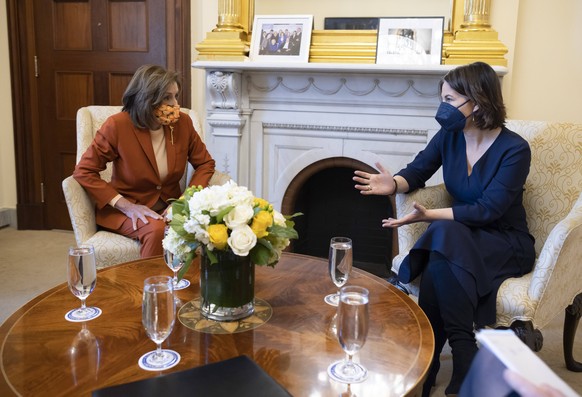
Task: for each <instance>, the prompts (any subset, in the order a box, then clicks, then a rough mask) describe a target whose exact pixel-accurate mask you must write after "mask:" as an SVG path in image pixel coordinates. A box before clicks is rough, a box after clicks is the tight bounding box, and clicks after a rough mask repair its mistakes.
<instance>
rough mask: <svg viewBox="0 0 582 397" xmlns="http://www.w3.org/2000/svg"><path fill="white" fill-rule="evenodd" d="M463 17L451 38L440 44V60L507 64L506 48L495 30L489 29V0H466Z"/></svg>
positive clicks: (458, 62) (447, 62)
mask: <svg viewBox="0 0 582 397" xmlns="http://www.w3.org/2000/svg"><path fill="white" fill-rule="evenodd" d="M459 4H463V5H464V12H463V15H464V18H463V23H462V24H461V26H460V28H459V29H458V30H456V31H455V32H454V38H453V40H452V42H451V43H449V44H448V45H447V46H443V55H444V56H443V63H444V64H445V65H460V64H466V63H471V62H475V61H483V62H487V63H489V64H491V65H499V66H507V59H505V54H507V47H506V46H505V45H504V44H503V43H501V41H499V37H498V33H497V32H496V31H495V30H493V29H492V28H491V24H490V22H489V15H490V11H491V0H465V1H464V3H463V2H461V1H459Z"/></svg>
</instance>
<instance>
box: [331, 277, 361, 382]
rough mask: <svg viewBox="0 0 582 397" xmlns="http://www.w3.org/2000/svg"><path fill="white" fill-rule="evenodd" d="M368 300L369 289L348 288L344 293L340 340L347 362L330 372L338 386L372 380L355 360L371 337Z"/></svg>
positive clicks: (338, 328) (340, 304) (338, 335)
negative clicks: (369, 334) (339, 384)
mask: <svg viewBox="0 0 582 397" xmlns="http://www.w3.org/2000/svg"><path fill="white" fill-rule="evenodd" d="M368 300H369V293H368V290H367V289H366V288H363V287H357V286H347V287H343V288H342V289H341V290H340V301H339V305H338V308H337V315H338V318H337V337H338V341H339V343H340V345H341V347H342V349H343V350H344V352H345V353H346V355H347V359H345V360H341V361H336V362H334V363H333V364H331V365H330V366H329V367H328V369H327V373H328V374H329V376H330V377H331V378H332V379H334V380H336V381H338V382H342V383H349V384H351V383H358V382H363V381H364V380H366V378H367V377H368V370H367V369H366V368H365V367H364V366H362V365H361V364H359V363H356V362H354V361H353V360H352V357H353V355H354V354H356V353H357V352H359V351H360V349H361V348H362V347H363V346H364V344H365V343H366V338H367V337H368V327H369V314H368Z"/></svg>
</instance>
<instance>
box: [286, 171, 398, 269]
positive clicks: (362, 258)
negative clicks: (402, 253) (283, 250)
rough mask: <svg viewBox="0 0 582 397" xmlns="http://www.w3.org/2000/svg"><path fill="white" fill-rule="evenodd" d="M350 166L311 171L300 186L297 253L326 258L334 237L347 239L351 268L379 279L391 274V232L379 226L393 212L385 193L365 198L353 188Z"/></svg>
mask: <svg viewBox="0 0 582 397" xmlns="http://www.w3.org/2000/svg"><path fill="white" fill-rule="evenodd" d="M353 175H354V170H353V169H352V168H343V167H334V168H327V169H324V170H322V171H319V172H317V173H316V174H314V175H312V176H311V177H310V178H309V179H308V180H307V181H306V182H305V183H304V184H303V186H301V188H300V189H299V193H298V194H297V197H296V200H295V207H294V211H293V213H295V212H302V213H303V214H304V215H303V216H301V217H298V218H295V226H296V229H297V231H298V233H299V239H298V240H296V241H294V242H293V245H292V250H293V252H296V253H301V254H307V255H312V256H316V257H320V258H327V257H328V250H329V241H330V239H331V238H332V237H334V236H344V237H350V238H351V239H352V244H353V258H354V266H356V267H358V268H361V269H364V270H366V271H368V272H370V273H372V274H375V275H377V276H379V277H382V278H387V277H389V275H390V268H391V261H392V230H391V229H385V228H383V227H382V219H384V218H387V217H390V216H392V214H393V209H392V206H391V204H390V200H389V198H388V197H386V196H364V195H362V194H360V192H359V190H356V189H355V188H354V185H355V182H354V181H353V180H352V177H353Z"/></svg>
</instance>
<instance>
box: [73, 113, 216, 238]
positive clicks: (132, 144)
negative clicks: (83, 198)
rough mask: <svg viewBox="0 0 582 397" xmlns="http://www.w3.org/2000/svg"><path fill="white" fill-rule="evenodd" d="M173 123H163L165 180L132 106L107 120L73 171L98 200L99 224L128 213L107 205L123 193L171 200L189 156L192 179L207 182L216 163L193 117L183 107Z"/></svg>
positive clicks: (138, 199)
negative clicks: (108, 172) (104, 175)
mask: <svg viewBox="0 0 582 397" xmlns="http://www.w3.org/2000/svg"><path fill="white" fill-rule="evenodd" d="M172 126H173V132H172V131H171V129H170V127H169V126H164V135H165V139H166V151H167V158H168V176H167V177H166V179H165V180H164V181H162V180H161V179H160V176H159V173H158V166H157V163H156V157H155V154H154V149H153V146H152V139H151V136H150V132H149V130H148V129H139V128H136V127H135V126H134V125H133V123H132V121H131V118H130V116H129V113H127V112H120V113H117V114H115V115H113V116H111V117H109V118H108V119H107V120H105V122H104V123H103V125H102V126H101V128H100V129H99V130H98V131H97V133H96V135H95V139H94V140H93V142H92V143H91V145H90V146H89V147H88V148H87V151H86V152H85V153H84V154H83V156H82V157H81V160H80V161H79V163H78V164H77V166H76V167H75V171H74V172H73V177H74V178H75V179H76V180H77V181H78V182H79V184H81V186H83V187H84V188H85V190H86V191H87V192H88V193H89V194H90V195H91V196H92V197H93V199H94V200H95V206H96V211H95V218H96V222H97V224H98V225H100V226H104V227H106V228H107V229H111V230H116V229H119V227H120V226H121V224H122V223H123V221H124V220H126V219H127V217H126V216H125V214H124V213H122V212H121V211H119V210H117V209H115V208H113V207H111V206H110V205H108V203H109V202H110V201H111V200H112V199H113V198H114V197H115V196H116V195H117V194H118V193H119V194H121V195H122V196H123V197H125V198H126V199H128V200H129V201H131V202H133V203H137V204H142V205H146V206H148V207H150V208H152V207H153V206H154V204H156V203H157V202H158V200H159V199H162V200H164V201H166V202H167V201H168V199H171V198H178V197H180V195H181V194H182V192H181V191H180V183H179V182H180V179H181V178H182V175H183V174H184V170H185V169H186V162H187V161H188V162H189V163H190V164H192V166H193V167H194V170H195V172H194V176H193V177H192V180H191V181H190V183H189V185H190V186H191V185H202V186H207V185H208V181H210V178H211V177H212V175H213V174H214V166H215V163H214V160H213V159H212V157H211V156H210V154H209V153H208V151H207V150H206V145H205V144H204V142H202V140H201V139H200V136H199V135H198V133H197V132H196V131H195V130H194V126H193V124H192V119H191V118H190V116H188V115H187V114H185V113H180V118H179V119H178V122H177V123H175V124H173V125H172ZM108 162H113V169H112V171H113V172H112V176H111V182H106V181H104V180H103V179H101V177H100V175H99V172H101V171H103V170H104V169H105V167H106V165H107V163H108Z"/></svg>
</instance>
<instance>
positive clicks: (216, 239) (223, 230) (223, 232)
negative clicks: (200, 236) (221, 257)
mask: <svg viewBox="0 0 582 397" xmlns="http://www.w3.org/2000/svg"><path fill="white" fill-rule="evenodd" d="M206 231H207V232H208V235H209V236H210V242H211V243H212V244H214V246H215V247H216V249H218V250H221V251H222V250H224V249H225V248H226V242H227V240H228V228H227V227H226V225H223V224H217V225H209V226H208V229H207V230H206Z"/></svg>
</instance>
